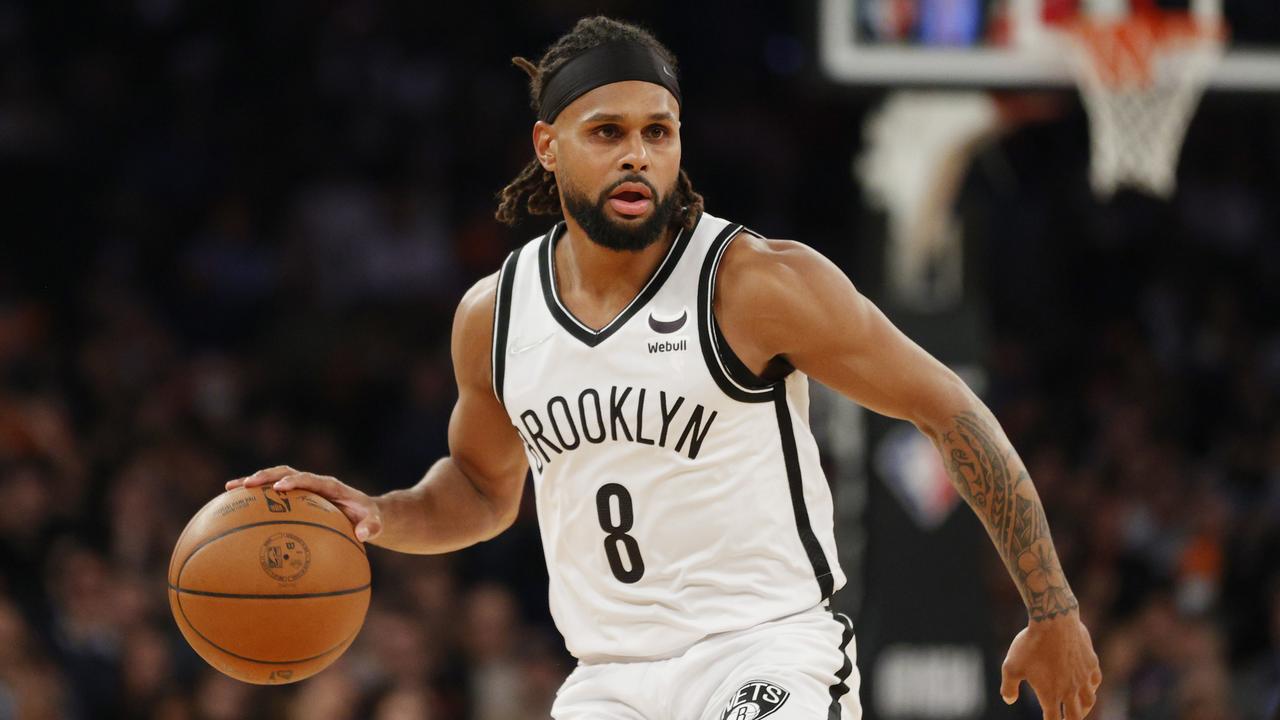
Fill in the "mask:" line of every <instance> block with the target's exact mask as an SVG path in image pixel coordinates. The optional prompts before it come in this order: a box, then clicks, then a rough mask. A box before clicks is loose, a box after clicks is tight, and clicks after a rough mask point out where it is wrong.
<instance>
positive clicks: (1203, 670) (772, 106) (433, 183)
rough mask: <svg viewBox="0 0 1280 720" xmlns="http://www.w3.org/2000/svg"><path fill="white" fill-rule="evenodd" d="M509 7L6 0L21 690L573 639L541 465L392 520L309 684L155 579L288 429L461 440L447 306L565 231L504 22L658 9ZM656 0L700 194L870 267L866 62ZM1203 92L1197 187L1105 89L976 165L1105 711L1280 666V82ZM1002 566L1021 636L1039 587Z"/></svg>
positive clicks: (9, 391) (1010, 415)
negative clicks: (542, 213) (338, 639)
mask: <svg viewBox="0 0 1280 720" xmlns="http://www.w3.org/2000/svg"><path fill="white" fill-rule="evenodd" d="M499 5H500V6H501V7H500V8H499V9H498V10H497V11H495V10H494V9H493V8H479V7H476V8H465V7H464V8H454V9H451V10H449V11H448V12H449V13H450V15H449V16H448V17H442V16H441V15H440V11H438V10H437V9H436V8H434V7H433V6H432V5H431V4H429V3H409V2H391V1H390V0H380V1H374V0H350V1H347V2H333V3H325V4H320V3H306V2H301V1H300V0H299V1H289V0H283V1H281V2H271V3H261V4H250V3H234V2H233V3H215V4H197V3H193V2H185V1H184V0H136V1H135V2H132V3H107V4H101V6H82V5H80V4H73V3H69V2H58V1H51V2H42V3H23V2H15V1H13V0H0V163H2V164H3V166H4V167H5V169H6V172H4V173H0V189H2V190H3V191H4V196H5V198H6V200H7V201H8V202H6V207H5V212H4V215H3V216H2V217H0V719H7V718H22V719H24V720H27V719H30V720H41V719H44V718H73V719H76V720H79V719H88V718H156V719H163V720H197V719H199V720H232V719H237V720H239V719H248V720H254V719H259V718H261V719H265V718H277V717H279V718H298V719H301V718H308V719H310V718H335V719H343V718H377V719H380V720H382V719H392V718H396V719H399V718H415V719H419V720H421V719H426V718H446V719H448V718H474V719H475V720H493V719H497V718H507V719H511V720H519V719H523V718H529V719H532V718H546V717H547V709H548V708H549V706H550V703H551V700H552V698H553V697H554V693H555V690H556V688H557V687H558V686H559V684H560V682H561V680H562V679H563V677H564V676H565V674H566V673H567V672H568V671H569V670H570V669H571V667H572V665H571V659H570V658H569V657H567V655H566V654H565V652H564V650H563V646H562V644H561V642H560V639H559V637H558V636H557V635H556V634H555V631H554V628H552V627H551V625H550V623H549V619H548V614H547V609H546V589H545V582H546V580H545V578H546V573H545V568H544V566H543V559H542V553H541V549H540V545H539V540H538V532H537V525H536V518H535V517H534V513H533V511H532V507H531V503H530V502H529V501H530V500H531V498H530V497H529V493H526V498H525V499H526V503H525V505H526V507H525V508H524V509H523V511H522V513H521V517H520V519H519V520H518V521H517V524H516V526H515V527H514V528H513V529H512V530H510V531H509V532H508V533H506V534H504V535H503V536H501V537H499V538H498V539H496V540H494V541H491V542H489V543H485V544H483V545H480V546H477V547H475V548H471V549H469V550H466V551H463V552H460V553H456V554H453V555H450V556H443V557H410V556H403V555H397V554H394V553H388V552H382V551H379V550H374V551H373V552H372V553H371V559H372V561H373V565H374V580H373V584H374V589H375V590H374V594H373V598H374V600H373V605H372V607H371V609H370V613H369V616H368V620H367V623H366V626H365V629H364V631H363V632H362V634H361V636H360V638H359V639H358V641H357V643H356V644H355V645H354V646H353V647H352V648H351V650H350V651H349V652H348V653H347V654H346V655H345V656H344V657H343V658H342V659H341V660H340V661H339V662H338V663H337V664H336V665H335V666H334V668H333V669H331V670H330V671H326V672H325V673H323V674H321V675H319V676H317V677H316V678H314V679H312V680H309V681H307V682H305V683H302V684H300V685H299V686H297V687H293V688H286V689H278V688H274V689H263V688H256V687H252V686H248V685H244V684H240V683H237V682H235V681H232V680H229V679H227V678H224V677H222V676H221V675H219V674H218V673H216V672H214V671H213V670H211V669H209V668H208V667H207V666H206V665H205V664H204V663H203V662H202V661H200V660H199V658H198V657H196V656H195V655H194V654H193V653H192V652H191V651H190V650H189V648H187V646H186V645H185V643H184V642H183V641H182V639H181V637H180V636H179V635H178V633H177V630H176V627H175V626H174V623H173V621H172V619H171V618H170V617H169V610H168V607H167V602H166V599H165V594H164V591H163V588H164V577H163V575H164V572H165V567H166V565H167V562H168V559H169V553H170V551H171V550H172V547H173V545H174V542H175V539H176V537H177V535H178V533H179V532H180V531H181V529H182V527H183V526H184V525H185V523H186V520H187V519H188V518H189V517H190V516H191V515H192V514H193V513H194V512H195V511H196V509H198V508H199V507H200V506H201V505H203V504H204V503H205V502H206V501H207V500H208V499H209V498H210V497H211V496H213V495H214V494H216V493H217V492H219V491H220V489H221V487H222V483H223V482H224V481H225V480H226V479H228V478H231V477H236V476H239V475H243V474H245V473H248V472H251V471H252V470H254V469H257V468H260V467H265V466H269V465H275V464H280V463H287V464H290V465H293V466H295V467H299V468H305V469H309V470H315V471H319V472H324V473H326V474H332V475H336V476H337V477H339V478H341V479H343V480H345V481H347V482H348V483H350V484H352V485H355V486H357V487H360V488H362V489H364V490H367V491H369V492H377V491H381V490H386V489H391V488H394V487H400V486H404V485H408V484H411V483H412V482H414V481H415V480H416V479H417V478H418V477H419V476H420V475H421V473H422V472H423V471H424V470H425V469H426V468H427V467H428V466H429V465H430V464H431V462H432V461H434V460H435V459H436V458H438V457H440V456H441V455H442V454H443V453H445V452H446V445H445V428H446V425H447V420H448V413H449V410H450V407H451V405H452V401H453V397H454V389H453V382H452V370H451V366H450V359H449V354H448V336H449V327H450V323H451V320H452V311H453V307H454V304H455V302H456V300H457V298H458V297H459V296H460V294H461V292H462V291H463V290H464V289H465V288H466V287H467V286H468V285H469V284H470V283H471V282H473V281H474V280H475V279H476V278H479V277H481V276H483V275H485V274H488V273H489V272H492V271H493V270H494V269H495V268H496V267H497V265H498V263H499V261H500V259H501V258H502V256H503V255H504V254H505V252H506V250H507V249H508V248H510V247H512V246H513V245H514V243H515V242H517V241H519V240H520V239H521V238H523V237H525V236H526V235H532V234H534V233H536V232H537V231H538V230H539V228H538V227H535V226H534V225H530V226H528V227H525V228H519V229H517V230H514V231H513V230H508V229H504V228H501V227H500V226H498V225H497V224H496V223H495V222H494V221H493V220H492V211H493V202H492V198H493V194H494V193H495V192H496V191H497V190H498V189H500V188H501V187H502V185H503V184H505V182H506V181H507V180H508V179H509V177H510V176H511V175H514V173H515V172H516V170H517V169H518V168H519V167H520V166H521V165H523V163H524V162H525V160H526V159H527V154H528V152H529V149H528V125H529V123H530V122H531V120H532V118H531V113H529V111H528V108H527V95H526V89H525V86H524V83H523V76H522V75H521V74H519V73H518V72H516V71H514V70H512V69H511V68H510V67H509V66H508V65H507V64H506V62H507V58H509V57H510V56H511V55H513V54H525V55H535V54H536V53H538V52H539V51H540V50H541V49H542V48H543V47H545V45H546V44H547V43H549V42H550V41H551V40H552V39H554V37H555V36H556V35H557V34H558V33H559V32H561V31H563V30H564V29H566V28H567V27H569V26H570V25H571V24H572V20H573V19H574V18H575V17H577V16H579V15H581V14H584V13H585V12H586V11H587V10H588V9H590V10H603V11H609V10H610V9H616V10H618V11H619V12H620V14H622V15H624V16H625V15H628V14H630V13H629V12H628V11H630V12H636V11H637V9H636V8H634V7H632V4H628V3H624V2H612V3H610V2H604V3H581V2H556V3H553V2H550V1H549V0H548V1H546V2H534V3H528V4H525V3H522V4H520V5H519V6H516V4H514V3H507V4H502V3H499ZM508 5H509V7H508ZM777 5H786V4H785V3H782V4H777ZM502 12H510V13H512V17H515V16H516V13H517V12H518V16H519V17H521V18H523V20H522V21H521V22H520V23H514V22H513V23H503V24H493V22H492V19H493V18H495V17H501V16H502ZM646 12H647V13H649V14H647V15H646V17H647V18H648V21H649V23H650V24H651V25H652V26H653V27H654V28H655V29H656V30H657V31H658V34H659V36H660V37H662V38H663V39H664V40H666V41H667V42H668V43H669V44H671V45H672V46H673V47H674V48H675V49H676V50H677V52H678V53H679V54H680V55H681V59H682V62H683V63H684V67H685V68H686V74H687V77H686V82H685V88H686V96H687V97H688V98H689V99H690V100H689V104H690V107H689V110H688V112H689V113H692V114H694V115H696V116H697V117H698V118H699V119H698V120H696V121H695V120H692V119H690V120H686V128H685V143H686V150H685V157H686V165H687V166H689V167H690V169H691V173H692V175H693V177H694V182H695V186H698V187H700V189H701V190H702V192H704V193H705V194H707V195H708V201H709V207H710V209H711V211H712V212H713V213H716V214H718V215H721V216H727V217H738V218H741V219H743V220H747V221H749V222H751V223H752V224H754V225H755V226H756V227H758V228H760V229H761V230H763V231H766V232H768V233H770V234H775V235H778V234H783V235H788V236H793V237H797V238H801V239H803V240H805V241H806V242H809V243H810V244H813V245H815V246H817V247H819V249H821V250H823V251H824V252H826V253H827V254H829V255H830V256H832V257H833V258H835V259H836V260H837V261H838V262H841V263H842V264H844V265H845V266H846V268H847V269H848V270H849V272H850V273H851V274H852V275H853V277H854V278H855V280H856V281H862V280H864V279H867V278H866V276H864V275H860V272H863V271H860V270H859V268H857V267H854V266H852V264H851V263H850V262H849V259H850V258H853V257H856V256H857V254H858V246H857V245H858V242H861V241H853V242H851V241H850V240H849V239H848V238H849V237H850V236H851V235H852V233H853V231H852V230H851V228H852V227H854V226H862V227H865V226H867V225H868V223H866V222H864V219H863V218H862V216H861V211H860V210H859V209H858V208H857V206H856V198H857V188H856V187H855V186H854V184H853V181H852V180H851V179H850V177H849V173H848V164H847V159H848V158H851V157H852V156H853V152H854V149H855V148H856V145H857V143H858V136H859V133H858V130H857V127H858V125H857V123H858V121H859V119H860V117H861V115H862V113H863V112H865V104H864V103H865V102H866V101H868V100H869V99H871V98H868V97H861V96H857V97H850V96H842V95H840V93H834V92H831V91H830V90H828V91H826V93H825V94H824V92H823V91H821V90H818V89H815V87H816V85H815V81H814V80H813V79H812V76H811V75H810V74H809V73H811V72H812V68H811V67H808V66H807V65H808V64H810V63H812V56H811V53H809V52H808V51H806V50H805V49H804V48H803V47H802V42H803V38H804V30H803V27H804V25H803V18H798V17H796V16H795V15H794V14H792V13H791V12H790V11H788V10H787V9H785V8H777V7H775V8H772V9H743V8H741V7H740V6H739V5H738V4H736V3H728V2H708V3H706V4H705V7H699V8H693V9H683V10H682V9H677V8H675V7H674V6H672V7H670V8H667V7H666V6H663V7H660V8H652V9H646ZM729 13H731V14H732V16H733V17H734V18H735V22H736V23H737V25H736V26H735V28H736V29H737V30H738V32H735V33H717V34H716V37H714V38H712V37H708V36H707V33H706V32H705V28H708V27H713V26H714V23H715V22H716V21H718V19H719V18H721V17H723V16H725V15H726V14H729ZM699 28H701V29H699ZM788 28H792V30H788ZM1214 112H1216V115H1215V114H1214ZM691 117H692V116H691ZM1206 117H1207V119H1205V117H1202V118H1200V119H1198V120H1197V125H1196V126H1195V127H1193V131H1192V138H1191V139H1190V141H1189V143H1188V150H1187V157H1186V158H1185V159H1184V167H1185V168H1190V169H1188V170H1186V171H1185V173H1184V174H1185V175H1186V177H1184V178H1183V182H1182V188H1183V189H1182V190H1181V191H1180V194H1179V197H1178V199H1177V202H1176V203H1175V205H1173V206H1165V205H1161V204H1157V203H1147V202H1143V201H1140V200H1137V199H1133V198H1121V199H1119V200H1118V201H1117V202H1115V203H1112V204H1109V205H1100V204H1098V203H1097V202H1096V201H1095V200H1093V199H1092V198H1091V197H1090V196H1089V195H1088V194H1087V182H1086V181H1085V179H1084V172H1085V170H1084V166H1083V164H1082V157H1083V155H1082V152H1081V148H1082V147H1083V143H1084V142H1085V141H1084V135H1083V129H1082V127H1081V123H1082V121H1081V116H1080V115H1079V113H1078V112H1077V113H1076V115H1074V116H1072V118H1070V119H1068V120H1065V121H1063V122H1061V123H1058V124H1051V125H1049V126H1041V127H1038V128H1034V129H1031V130H1028V131H1027V132H1025V133H1020V134H1017V135H1015V136H1013V137H1011V138H1010V139H1008V140H1007V141H1006V142H1005V143H1003V144H1002V145H1001V146H1000V147H998V148H994V149H992V150H991V151H990V152H989V153H988V154H987V156H985V157H984V158H980V159H979V162H978V164H977V166H976V167H977V170H975V172H974V174H973V176H972V177H971V178H970V179H969V181H968V183H967V184H966V190H965V192H964V195H963V197H962V208H963V209H964V212H965V214H966V222H967V225H968V226H969V227H972V228H975V229H978V230H980V231H981V233H982V234H981V237H983V247H982V252H981V253H980V260H979V261H978V262H979V265H981V267H982V272H981V273H980V275H981V276H982V279H983V282H982V286H983V287H984V288H986V289H985V290H984V291H983V293H984V301H985V303H986V304H987V307H988V308H989V311H990V315H991V322H992V326H993V330H994V332H993V338H994V340H993V342H992V344H991V347H990V353H989V357H988V363H987V364H988V366H989V374H990V376H991V378H992V387H991V392H990V400H991V403H992V405H993V408H994V409H995V411H996V413H997V415H998V416H999V417H1000V418H1001V420H1002V421H1003V422H1004V423H1005V424H1006V426H1007V428H1008V430H1009V433H1010V435H1011V436H1012V437H1013V439H1014V442H1015V444H1016V445H1017V446H1018V448H1019V449H1020V450H1021V452H1022V453H1023V456H1024V458H1025V459H1026V460H1027V462H1028V465H1029V466H1030V468H1031V472H1032V476H1033V478H1034V479H1035V480H1036V483H1037V485H1038V487H1039V488H1040V490H1041V493H1042V495H1043V496H1044V498H1045V503H1046V506H1047V507H1048V508H1049V515H1050V520H1051V522H1052V523H1053V526H1054V530H1055V537H1056V540H1057V542H1058V547H1059V549H1060V551H1061V553H1062V555H1063V557H1064V560H1065V562H1066V564H1067V567H1068V572H1069V576H1070V577H1071V578H1072V579H1073V582H1074V585H1075V589H1076V592H1077V594H1078V595H1079V596H1080V599H1081V602H1082V606H1083V608H1084V612H1085V614H1086V616H1087V620H1088V622H1089V624H1090V627H1091V628H1092V629H1093V632H1094V638H1095V641H1096V644H1097V647H1098V650H1099V654H1100V656H1101V658H1102V664H1103V669H1104V672H1105V673H1106V675H1107V681H1106V684H1105V685H1104V688H1103V699H1102V702H1101V704H1100V706H1099V708H1098V710H1097V711H1096V713H1097V716H1098V717H1103V718H1107V719H1108V720H1111V719H1115V720H1120V719H1123V718H1135V719H1136V718H1144V719H1145V718H1153V719H1154V718H1183V719H1185V720H1218V719H1224V720H1225V719H1232V718H1239V720H1253V719H1254V718H1263V717H1270V713H1271V712H1273V710H1274V709H1275V708H1276V707H1277V705H1278V704H1280V560H1277V558H1280V407H1277V406H1278V404H1280V400H1278V398H1280V312H1277V308H1280V243H1278V242H1276V238H1277V236H1280V208H1278V207H1277V205H1276V203H1275V202H1274V198H1276V197H1280V110H1278V109H1277V106H1276V104H1275V103H1274V102H1270V103H1269V104H1268V103H1267V102H1265V101H1251V102H1249V103H1246V104H1245V105H1244V106H1243V107H1237V106H1226V107H1222V108H1219V109H1218V110H1216V111H1210V112H1208V115H1207V116H1206ZM1259 117H1261V118H1263V122H1258V121H1257V119H1258V118H1259ZM761 137H767V138H769V139H770V142H767V143H760V142H758V139H759V138H761ZM1063 138H1066V139H1063ZM1197 148H1199V149H1197ZM1223 148H1225V150H1224V149H1223ZM1197 153H1198V154H1197ZM1050 163H1052V164H1050ZM1045 167H1055V168H1070V170H1069V171H1066V172H1061V173H1052V174H1051V173H1045V172H1043V169H1044V168H1045ZM814 208H825V210H820V211H818V212H811V210H813V209H814ZM983 551H984V552H985V549H983ZM991 556H992V558H993V559H994V553H991ZM999 572H1002V571H999V569H998V568H997V569H996V570H995V571H993V575H995V576H996V579H994V580H993V582H992V588H993V590H992V596H993V598H994V600H995V602H996V603H997V605H998V606H999V607H1000V609H1001V611H1000V618H1001V622H1000V623H999V627H998V628H997V630H998V633H999V634H1000V638H1001V640H1000V642H1002V643H1003V642H1007V640H1008V638H1010V637H1011V636H1012V634H1013V632H1015V631H1016V630H1017V628H1018V626H1019V625H1020V624H1021V623H1023V622H1025V614H1024V613H1023V612H1022V611H1021V610H1020V608H1019V607H1017V606H1016V596H1011V591H1012V590H1011V586H1010V584H1009V583H1008V580H1007V578H1006V579H1001V578H999V577H998V575H999ZM1031 711H1032V710H1030V709H1028V708H1027V707H1025V706H1024V707H1022V708H1021V710H1020V711H1019V712H1024V713H1025V712H1031Z"/></svg>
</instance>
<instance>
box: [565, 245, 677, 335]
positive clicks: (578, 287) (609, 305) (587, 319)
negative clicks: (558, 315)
mask: <svg viewBox="0 0 1280 720" xmlns="http://www.w3.org/2000/svg"><path fill="white" fill-rule="evenodd" d="M589 242H590V241H589V240H585V239H578V238H574V237H565V238H564V239H563V240H562V241H561V242H559V243H558V244H557V246H556V248H555V256H554V260H555V271H554V274H553V281H554V285H555V291H556V295H557V296H558V297H559V298H560V302H561V303H562V304H563V305H564V307H565V309H566V310H568V311H569V312H570V313H571V314H572V315H573V316H574V317H575V318H577V319H578V321H579V322H581V323H582V324H584V325H586V326H587V327H589V328H591V329H593V330H599V329H601V328H603V327H604V326H606V325H608V324H609V323H610V322H612V321H613V319H614V318H616V317H617V316H618V315H619V314H620V313H621V312H622V311H623V310H625V309H626V307H627V306H628V305H630V304H631V301H632V300H634V299H635V298H636V297H637V296H638V295H639V294H640V291H641V290H643V289H644V286H645V285H646V284H647V283H648V282H649V279H650V278H651V277H652V276H653V274H654V272H656V270H657V268H658V265H659V264H661V262H662V259H663V258H664V257H666V255H667V251H668V250H669V249H670V247H671V242H672V238H671V237H670V235H669V234H668V236H667V237H664V238H662V239H660V240H659V241H658V242H655V243H654V244H653V245H651V246H649V247H647V248H645V249H644V250H641V251H639V252H635V253H631V252H617V251H609V250H604V249H602V248H598V247H589V246H586V245H584V244H583V243H589Z"/></svg>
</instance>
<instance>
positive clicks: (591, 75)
mask: <svg viewBox="0 0 1280 720" xmlns="http://www.w3.org/2000/svg"><path fill="white" fill-rule="evenodd" d="M624 80H642V81H644V82H649V83H653V84H654V85H661V86H662V87H664V88H666V89H667V90H670V91H671V94H672V95H674V96H675V97H676V104H679V103H680V83H679V82H677V81H676V73H675V70H674V69H673V68H672V67H671V66H670V65H668V64H667V63H665V62H663V60H662V58H660V57H658V53H657V52H655V51H654V50H653V49H652V48H650V47H648V46H647V45H642V44H640V43H638V42H631V41H620V42H611V43H606V44H604V45H597V46H596V47H593V48H591V49H590V50H588V51H586V52H584V53H582V54H581V55H579V56H577V57H575V58H573V59H572V60H570V61H568V62H566V63H565V64H564V65H561V66H560V68H559V69H557V70H556V71H555V72H554V73H552V74H551V77H549V78H547V79H546V80H545V81H544V82H543V83H542V93H541V94H540V95H539V96H538V107H539V108H541V110H540V112H539V113H538V119H539V120H542V121H543V122H549V123H550V122H555V120H556V117H557V116H559V115H560V112H561V111H562V110H564V109H565V108H566V107H568V106H569V103H571V102H573V101H574V100H577V99H578V98H580V97H582V96H583V95H585V94H587V93H589V92H591V91H592V90H595V89H596V88H598V87H600V86H601V85H608V84H609V83H616V82H622V81H624Z"/></svg>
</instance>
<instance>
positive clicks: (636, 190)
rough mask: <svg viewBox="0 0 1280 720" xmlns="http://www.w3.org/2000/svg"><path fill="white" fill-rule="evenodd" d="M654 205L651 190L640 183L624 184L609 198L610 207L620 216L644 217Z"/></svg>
mask: <svg viewBox="0 0 1280 720" xmlns="http://www.w3.org/2000/svg"><path fill="white" fill-rule="evenodd" d="M652 204H653V200H652V199H651V198H650V193H649V188H647V187H645V186H644V185H642V184H640V183H623V184H622V185H619V186H618V188H617V189H616V190H615V191H614V193H613V194H612V195H610V196H609V206H610V207H612V208H613V209H614V211H616V212H617V213H618V214H620V215H631V216H635V215H643V214H644V213H645V212H647V211H648V210H649V206H650V205H652Z"/></svg>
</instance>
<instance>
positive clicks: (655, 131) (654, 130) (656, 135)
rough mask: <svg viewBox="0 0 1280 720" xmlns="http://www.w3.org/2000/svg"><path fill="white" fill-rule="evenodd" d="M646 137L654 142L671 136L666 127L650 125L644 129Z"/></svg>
mask: <svg viewBox="0 0 1280 720" xmlns="http://www.w3.org/2000/svg"><path fill="white" fill-rule="evenodd" d="M644 132H645V135H647V136H648V137H649V138H651V139H654V140H661V139H662V138H665V137H666V136H668V135H670V134H671V131H670V130H667V128H666V126H665V125H650V126H649V127H647V128H645V129H644Z"/></svg>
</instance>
